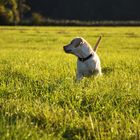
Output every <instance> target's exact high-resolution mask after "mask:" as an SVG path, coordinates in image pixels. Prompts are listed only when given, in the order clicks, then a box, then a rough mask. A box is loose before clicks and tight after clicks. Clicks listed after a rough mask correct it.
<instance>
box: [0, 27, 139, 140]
mask: <svg viewBox="0 0 140 140" xmlns="http://www.w3.org/2000/svg"><path fill="white" fill-rule="evenodd" d="M100 35H102V42H101V44H100V46H99V49H98V54H99V56H100V58H101V63H102V71H103V76H102V77H91V78H84V79H83V80H82V81H81V82H80V83H76V82H75V71H76V57H74V56H72V55H67V54H65V53H64V52H63V46H64V45H65V44H67V43H69V41H70V40H71V39H72V38H74V37H76V36H82V37H84V38H85V39H86V40H87V41H88V42H89V43H90V44H92V45H94V44H95V42H96V40H97V39H98V36H100ZM139 124H140V28H139V27H136V28H135V27H131V28H130V27H116V28H111V27H107V28H105V27H98V28H96V27H0V139H1V140H5V139H20V140H22V139H33V140H34V139H36V140H38V139H42V140H46V139H70V140H71V139H74V140H75V139H80V140H81V139H117V140H118V139H140V125H139Z"/></svg>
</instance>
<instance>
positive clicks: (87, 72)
mask: <svg viewBox="0 0 140 140" xmlns="http://www.w3.org/2000/svg"><path fill="white" fill-rule="evenodd" d="M96 48H97V46H96ZM64 50H65V52H66V53H71V54H74V55H76V56H77V57H80V58H86V57H87V56H89V55H90V54H92V57H90V58H89V59H88V60H86V61H84V62H82V61H80V60H79V59H77V74H76V78H77V80H81V79H82V78H83V77H88V76H91V75H101V64H100V59H99V56H98V55H97V53H96V52H95V51H93V49H92V47H91V46H90V44H89V43H88V42H87V41H86V40H85V39H83V38H81V37H77V38H75V39H73V40H72V41H71V43H70V44H68V45H66V46H64Z"/></svg>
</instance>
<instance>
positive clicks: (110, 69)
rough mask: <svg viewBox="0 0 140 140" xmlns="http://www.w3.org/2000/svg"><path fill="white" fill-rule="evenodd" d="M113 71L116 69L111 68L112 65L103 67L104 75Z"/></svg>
mask: <svg viewBox="0 0 140 140" xmlns="http://www.w3.org/2000/svg"><path fill="white" fill-rule="evenodd" d="M113 72H114V69H113V68H111V67H104V68H102V73H103V74H104V75H109V74H111V73H113Z"/></svg>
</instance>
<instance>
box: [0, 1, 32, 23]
mask: <svg viewBox="0 0 140 140" xmlns="http://www.w3.org/2000/svg"><path fill="white" fill-rule="evenodd" d="M29 9H30V7H29V6H27V5H26V0H6V1H5V0H0V23H2V24H9V23H14V24H15V25H17V24H19V23H20V22H22V19H23V15H24V13H25V12H27V11H28V10H29Z"/></svg>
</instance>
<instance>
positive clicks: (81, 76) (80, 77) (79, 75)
mask: <svg viewBox="0 0 140 140" xmlns="http://www.w3.org/2000/svg"><path fill="white" fill-rule="evenodd" d="M82 78H83V75H82V73H79V72H77V74H76V80H77V81H81V80H82Z"/></svg>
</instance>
